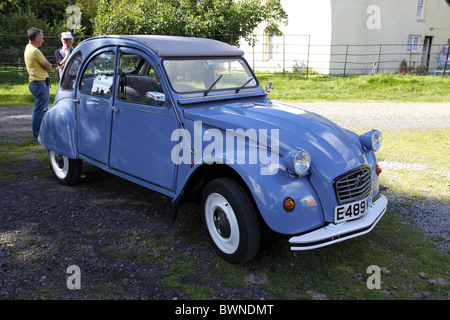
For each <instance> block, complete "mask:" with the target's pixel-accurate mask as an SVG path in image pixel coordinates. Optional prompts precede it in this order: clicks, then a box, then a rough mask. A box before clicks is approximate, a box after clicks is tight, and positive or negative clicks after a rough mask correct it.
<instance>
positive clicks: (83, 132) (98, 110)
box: [76, 47, 116, 166]
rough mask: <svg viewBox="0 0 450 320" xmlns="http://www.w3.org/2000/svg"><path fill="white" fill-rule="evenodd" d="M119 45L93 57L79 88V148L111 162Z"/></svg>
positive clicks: (93, 156) (97, 158) (86, 155)
mask: <svg viewBox="0 0 450 320" xmlns="http://www.w3.org/2000/svg"><path fill="white" fill-rule="evenodd" d="M115 56H116V54H115V48H113V47H111V48H104V49H101V50H100V51H98V52H97V53H95V55H94V56H93V57H92V58H90V60H89V61H88V63H87V64H86V67H85V68H84V69H83V73H82V75H81V79H80V82H79V85H78V89H77V96H76V99H77V100H76V101H77V102H78V104H77V131H78V152H79V153H80V154H81V155H83V156H85V157H87V158H89V159H93V160H95V161H98V162H100V163H102V164H104V165H106V166H107V165H108V160H109V148H110V133H111V121H112V105H113V102H112V101H113V92H114V88H113V86H114V64H115Z"/></svg>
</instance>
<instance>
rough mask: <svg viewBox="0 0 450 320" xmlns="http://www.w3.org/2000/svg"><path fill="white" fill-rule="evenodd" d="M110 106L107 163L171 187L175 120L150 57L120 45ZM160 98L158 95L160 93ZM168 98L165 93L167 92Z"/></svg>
mask: <svg viewBox="0 0 450 320" xmlns="http://www.w3.org/2000/svg"><path fill="white" fill-rule="evenodd" d="M119 55H120V56H119V59H118V61H119V66H118V77H117V80H116V81H117V85H116V95H115V96H116V99H115V100H114V106H113V110H114V112H113V122H112V130H111V155H110V166H111V168H113V169H115V170H119V171H121V172H124V173H127V174H129V175H131V176H133V177H136V178H139V179H141V180H143V181H145V182H150V183H152V184H153V185H155V186H157V187H160V188H163V189H165V190H173V186H174V176H175V169H176V168H175V164H174V163H173V161H172V160H171V151H172V148H173V147H174V145H175V142H174V141H171V135H172V132H173V130H175V129H176V128H177V124H178V123H177V121H176V118H175V115H174V113H173V109H172V108H173V106H170V104H169V103H168V102H158V101H152V99H149V95H148V94H147V93H148V92H150V93H151V94H152V95H156V96H157V95H159V96H160V95H161V94H164V89H163V87H162V86H161V83H160V81H159V75H158V73H157V72H159V71H157V70H156V69H155V68H154V64H153V62H152V60H151V59H150V57H149V56H148V55H146V54H144V53H143V52H141V51H138V50H134V49H128V48H121V49H120V52H119ZM160 97H161V96H160ZM166 99H167V100H168V96H167V95H166Z"/></svg>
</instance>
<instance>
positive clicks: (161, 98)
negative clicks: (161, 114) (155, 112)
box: [145, 91, 166, 106]
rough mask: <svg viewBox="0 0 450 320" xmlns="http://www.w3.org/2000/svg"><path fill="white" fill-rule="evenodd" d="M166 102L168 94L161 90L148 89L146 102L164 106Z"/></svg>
mask: <svg viewBox="0 0 450 320" xmlns="http://www.w3.org/2000/svg"><path fill="white" fill-rule="evenodd" d="M165 102H166V95H165V94H164V93H161V92H156V91H148V92H147V93H146V94H145V103H146V104H148V105H153V106H162V105H163V104H164V103H165Z"/></svg>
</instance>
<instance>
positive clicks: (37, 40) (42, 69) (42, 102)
mask: <svg viewBox="0 0 450 320" xmlns="http://www.w3.org/2000/svg"><path fill="white" fill-rule="evenodd" d="M27 36H28V44H27V46H26V48H25V53H24V58H25V65H26V67H27V71H28V75H29V77H28V80H29V82H30V84H29V86H28V88H29V90H30V92H31V94H32V95H33V96H34V107H33V113H32V128H33V137H34V138H35V139H37V137H38V135H39V128H40V127H41V122H42V118H44V110H45V109H47V107H48V103H49V100H50V89H49V85H50V78H49V76H48V73H47V71H50V70H52V64H51V63H50V62H49V61H48V60H47V59H46V58H45V57H44V55H43V54H42V52H41V50H39V49H38V48H39V47H40V46H42V43H43V42H44V34H43V32H42V30H40V29H38V28H34V27H33V28H30V29H28V31H27Z"/></svg>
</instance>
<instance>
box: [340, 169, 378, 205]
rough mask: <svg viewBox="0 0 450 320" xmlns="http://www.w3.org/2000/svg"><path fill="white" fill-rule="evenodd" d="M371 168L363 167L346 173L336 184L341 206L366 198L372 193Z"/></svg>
mask: <svg viewBox="0 0 450 320" xmlns="http://www.w3.org/2000/svg"><path fill="white" fill-rule="evenodd" d="M370 187H371V183H370V168H369V167H362V168H359V169H356V170H354V171H351V172H349V173H346V174H345V175H344V176H341V177H339V178H338V179H337V180H336V181H335V182H334V189H335V191H336V197H337V200H338V202H339V204H342V203H348V202H352V201H356V200H359V199H363V198H365V197H366V196H367V195H368V194H369V192H370Z"/></svg>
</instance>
